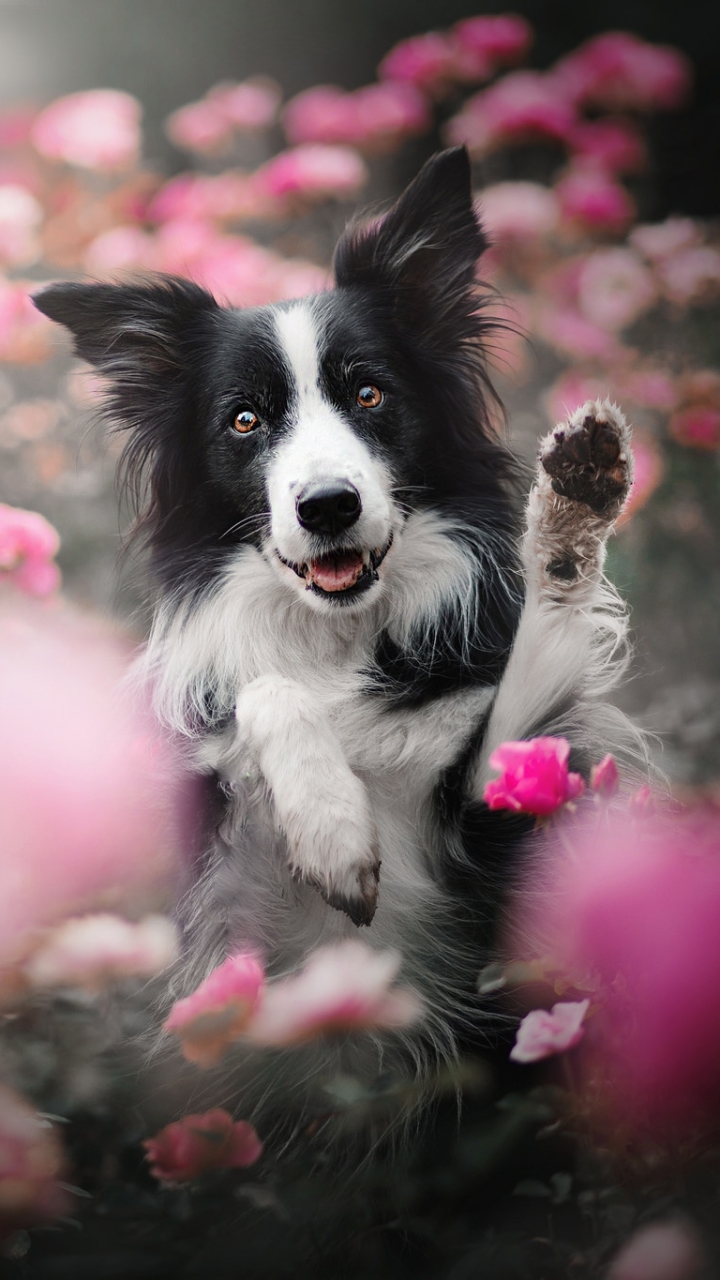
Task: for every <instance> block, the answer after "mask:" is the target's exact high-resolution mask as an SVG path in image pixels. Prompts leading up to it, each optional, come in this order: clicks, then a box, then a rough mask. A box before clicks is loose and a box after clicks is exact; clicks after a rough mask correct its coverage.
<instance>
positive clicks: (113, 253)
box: [83, 225, 154, 277]
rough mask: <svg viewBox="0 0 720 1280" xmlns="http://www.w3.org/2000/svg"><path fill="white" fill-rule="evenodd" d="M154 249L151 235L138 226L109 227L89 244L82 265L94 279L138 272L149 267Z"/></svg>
mask: <svg viewBox="0 0 720 1280" xmlns="http://www.w3.org/2000/svg"><path fill="white" fill-rule="evenodd" d="M153 247H154V246H153V239H152V236H150V235H149V234H148V232H147V231H143V230H142V229H141V228H140V227H138V226H134V225H129V226H120V227H111V228H110V230H109V231H103V232H102V233H101V235H99V236H96V237H95V239H94V240H91V241H90V244H89V245H88V246H87V248H86V250H85V252H84V254H83V266H84V267H85V270H86V271H88V272H90V274H91V275H93V276H95V277H101V276H104V275H109V276H113V275H114V274H115V273H116V272H121V271H140V270H143V269H144V268H147V267H150V266H151V265H152V261H153Z"/></svg>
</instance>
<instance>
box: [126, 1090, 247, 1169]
mask: <svg viewBox="0 0 720 1280" xmlns="http://www.w3.org/2000/svg"><path fill="white" fill-rule="evenodd" d="M143 1146H144V1148H145V1151H146V1153H147V1154H146V1157H145V1158H146V1160H147V1161H148V1162H149V1164H150V1172H151V1174H152V1175H153V1177H155V1178H158V1179H159V1180H160V1181H161V1182H189V1181H192V1180H194V1179H195V1178H199V1177H200V1176H201V1175H202V1174H203V1173H208V1172H209V1171H210V1170H213V1169H245V1168H247V1167H248V1165H251V1164H255V1161H256V1160H258V1159H259V1158H260V1156H261V1155H262V1151H263V1145H262V1142H261V1141H260V1139H259V1138H258V1136H257V1133H256V1132H255V1130H254V1129H253V1127H252V1125H250V1124H248V1123H247V1122H246V1121H244V1120H235V1121H234V1120H233V1118H232V1116H231V1115H230V1114H229V1113H228V1112H227V1111H224V1110H223V1109H222V1108H220V1107H216V1108H215V1109H214V1110H213V1111H206V1112H205V1113H204V1114H203V1115H190V1116H183V1117H182V1119H181V1120H176V1121H175V1122H174V1123H173V1124H168V1125H166V1126H165V1128H164V1129H161V1130H160V1132H159V1133H156V1134H155V1137H154V1138H147V1139H146V1140H145V1142H143Z"/></svg>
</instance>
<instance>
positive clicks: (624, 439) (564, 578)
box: [474, 400, 632, 799]
mask: <svg viewBox="0 0 720 1280" xmlns="http://www.w3.org/2000/svg"><path fill="white" fill-rule="evenodd" d="M631 482H632V453H631V450H630V432H629V429H628V426H627V424H626V422H625V419H624V417H623V415H622V413H621V412H620V410H619V409H618V408H617V406H615V405H613V404H611V403H610V402H609V401H607V400H603V401H599V400H596V401H588V402H587V403H586V404H584V405H583V406H582V407H581V408H579V409H577V410H576V411H575V413H574V414H573V415H572V416H571V418H570V419H569V420H568V422H566V423H564V424H561V425H559V426H557V427H556V428H555V430H554V431H551V432H550V434H549V435H548V436H546V438H545V439H544V440H543V441H542V443H541V446H540V458H539V462H538V468H537V473H536V477H535V482H534V485H533V488H532V490H531V492H530V497H529V500H528V506H527V513H526V532H525V536H524V540H523V547H522V560H523V568H524V573H525V579H526V599H525V605H524V608H523V613H522V616H521V620H520V625H519V628H518V632H517V635H516V638H515V642H514V645H513V649H512V653H511V655H510V660H509V662H508V665H507V668H506V670H505V673H504V675H503V678H502V681H501V683H500V687H499V689H498V693H497V697H496V699H495V705H494V707H493V711H492V715H491V717H490V722H489V724H488V730H487V734H486V736H485V742H484V747H483V752H482V756H481V760H480V765H479V770H478V774H477V775H476V782H475V788H474V794H475V797H476V798H478V799H479V798H480V797H481V795H482V792H483V789H484V786H485V783H486V782H487V780H488V776H489V769H488V759H489V757H490V755H491V754H492V752H493V751H494V750H495V748H496V747H497V746H499V744H500V743H501V742H507V741H510V740H513V739H518V738H528V737H532V736H533V735H534V734H537V733H540V732H546V733H547V732H550V731H552V729H553V728H554V727H555V726H556V725H558V724H559V725H561V726H563V727H565V726H567V727H565V731H566V732H567V731H568V729H571V728H572V727H577V728H578V730H579V732H580V733H582V731H583V728H584V726H583V709H584V708H587V707H589V705H590V703H591V701H592V698H593V697H594V696H597V695H599V694H601V693H604V692H606V691H607V689H608V688H610V687H611V686H612V685H613V684H614V683H615V681H616V679H617V675H618V674H619V670H621V669H622V663H619V664H618V663H617V662H613V659H614V658H615V657H616V655H617V653H618V650H619V649H620V648H621V646H622V642H623V640H624V636H625V630H626V622H625V617H624V611H623V608H622V605H621V603H620V601H619V599H618V597H617V596H616V595H615V593H614V591H613V590H612V588H611V587H610V586H609V585H608V584H607V582H606V581H605V580H604V578H603V565H604V561H605V544H606V541H607V538H608V535H609V533H610V531H611V529H612V526H613V523H614V521H615V519H616V517H617V516H618V515H619V513H620V511H621V510H622V506H623V503H624V502H625V499H626V497H627V494H628V490H629V488H630V484H631ZM600 714H603V713H602V712H600ZM610 714H612V712H611V713H610ZM558 731H561V730H558ZM630 736H632V735H630ZM587 737H588V738H589V737H592V731H591V730H590V731H589V732H588V733H587ZM579 745H580V746H582V742H581V743H580V744H579ZM605 749H607V748H605Z"/></svg>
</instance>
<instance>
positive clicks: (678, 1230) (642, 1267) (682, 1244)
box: [607, 1221, 708, 1280]
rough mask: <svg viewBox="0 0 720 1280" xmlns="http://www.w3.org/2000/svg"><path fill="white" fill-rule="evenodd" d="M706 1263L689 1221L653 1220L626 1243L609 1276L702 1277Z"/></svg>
mask: <svg viewBox="0 0 720 1280" xmlns="http://www.w3.org/2000/svg"><path fill="white" fill-rule="evenodd" d="M706 1267H707V1258H706V1257H705V1254H704V1251H703V1249H702V1246H701V1244H700V1241H699V1239H698V1236H697V1233H696V1232H695V1231H694V1230H693V1228H692V1227H690V1226H689V1224H687V1223H685V1222H682V1221H678V1222H653V1223H651V1224H650V1225H649V1226H645V1227H640V1228H639V1229H638V1230H637V1231H636V1232H635V1234H634V1235H632V1236H631V1237H630V1239H629V1241H628V1242H627V1244H624V1245H623V1247H622V1249H621V1250H620V1252H619V1253H618V1254H617V1255H616V1257H615V1259H614V1260H613V1262H612V1263H611V1266H610V1270H609V1271H608V1273H607V1280H702V1277H703V1276H707V1274H708V1272H707V1269H706Z"/></svg>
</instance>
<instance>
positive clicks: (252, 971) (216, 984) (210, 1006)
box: [165, 953, 265, 1067]
mask: <svg viewBox="0 0 720 1280" xmlns="http://www.w3.org/2000/svg"><path fill="white" fill-rule="evenodd" d="M264 982H265V974H264V971H263V967H262V965H261V964H260V962H259V961H258V960H257V959H256V957H255V956H254V955H250V954H244V953H239V954H237V955H233V956H229V957H228V959H227V960H225V961H224V963H223V964H221V965H220V966H219V967H218V968H217V969H214V970H213V972H212V973H211V974H210V975H209V976H208V977H207V978H206V979H205V981H204V982H201V984H200V986H199V987H198V988H197V990H196V991H194V992H193V993H192V995H190V996H186V998H185V999H184V1000H178V1001H177V1002H176V1003H175V1004H174V1005H173V1009H172V1012H171V1014H170V1016H169V1018H168V1019H167V1021H166V1022H165V1030H166V1031H172V1032H174V1033H175V1035H177V1036H178V1037H179V1039H180V1040H181V1041H182V1047H183V1053H184V1054H185V1057H186V1058H187V1059H188V1061H190V1062H197V1064H198V1065H199V1066H201V1067H210V1066H213V1065H214V1063H216V1062H217V1061H218V1060H219V1059H220V1057H221V1056H222V1054H223V1052H224V1050H225V1049H226V1047H227V1046H228V1044H231V1043H233V1041H235V1040H237V1039H239V1038H240V1036H241V1035H242V1034H243V1032H244V1031H245V1030H246V1029H247V1027H248V1024H249V1022H250V1020H251V1018H252V1016H253V1014H254V1012H255V1010H256V1008H257V1006H258V1002H259V1000H260V997H261V993H262V989H263V986H264Z"/></svg>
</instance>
